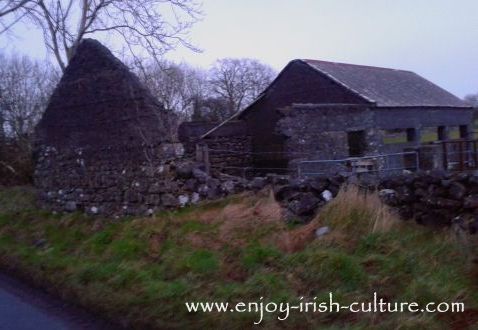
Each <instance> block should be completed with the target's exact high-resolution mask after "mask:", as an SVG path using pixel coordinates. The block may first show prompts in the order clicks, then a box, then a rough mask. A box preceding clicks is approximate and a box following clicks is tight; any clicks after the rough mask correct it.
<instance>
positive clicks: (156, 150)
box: [34, 39, 182, 213]
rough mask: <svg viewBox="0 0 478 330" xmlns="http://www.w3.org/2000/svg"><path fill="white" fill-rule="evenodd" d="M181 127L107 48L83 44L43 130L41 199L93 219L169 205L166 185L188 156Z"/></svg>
mask: <svg viewBox="0 0 478 330" xmlns="http://www.w3.org/2000/svg"><path fill="white" fill-rule="evenodd" d="M174 121H175V118H174V117H172V116H171V115H169V114H167V113H165V112H164V111H163V108H162V106H161V105H160V104H158V103H157V101H156V100H155V99H154V98H153V96H152V95H151V94H150V92H149V91H148V90H147V89H146V88H145V87H144V86H143V85H142V84H141V83H140V81H139V79H138V77H136V76H135V75H134V74H133V73H131V72H130V71H129V69H128V68H127V67H126V66H125V65H124V64H123V63H122V62H121V61H119V60H118V59H117V58H115V57H114V56H113V54H112V53H111V52H110V51H109V50H108V49H107V48H105V47H104V46H103V45H101V44H100V43H99V42H98V41H96V40H91V39H86V40H84V41H82V42H81V44H80V45H79V46H78V50H77V52H76V54H75V55H74V57H73V58H72V59H71V61H70V63H69V65H68V67H67V68H66V71H65V72H64V74H63V77H62V78H61V81H60V82H59V84H58V86H57V87H56V89H55V91H54V93H53V95H52V97H51V99H50V102H49V105H48V107H47V109H46V111H45V113H44V115H43V118H42V119H41V121H40V123H39V124H38V126H37V128H36V138H37V141H36V151H35V157H36V170H35V176H34V178H35V185H36V186H37V187H38V188H39V191H40V193H41V196H40V200H41V201H42V202H43V203H44V204H45V205H47V206H48V207H50V208H53V209H56V210H68V211H74V210H77V209H78V210H87V211H89V212H91V213H119V212H120V211H121V212H122V213H138V212H139V211H141V212H142V211H144V210H143V209H144V208H146V207H147V206H148V207H150V208H154V207H156V206H158V205H160V204H161V203H162V204H167V202H168V201H164V199H168V197H170V196H162V195H160V192H162V190H164V186H165V185H166V184H165V183H164V182H163V181H162V180H163V179H164V180H166V179H167V172H168V161H170V160H173V159H175V158H176V157H178V156H180V154H181V152H182V151H181V150H182V147H181V145H180V144H178V143H176V132H175V125H173V122H174ZM161 198H162V199H163V201H162V199H161ZM169 200H171V198H169ZM173 202H174V201H173ZM169 204H171V202H170V201H169Z"/></svg>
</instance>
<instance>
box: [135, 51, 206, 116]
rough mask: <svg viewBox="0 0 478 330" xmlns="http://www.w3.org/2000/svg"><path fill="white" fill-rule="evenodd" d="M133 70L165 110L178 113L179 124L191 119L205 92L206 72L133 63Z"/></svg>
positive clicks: (159, 63) (170, 64) (163, 63)
mask: <svg viewBox="0 0 478 330" xmlns="http://www.w3.org/2000/svg"><path fill="white" fill-rule="evenodd" d="M133 69H134V71H135V72H136V73H137V74H138V76H139V77H140V79H141V80H142V82H143V83H144V84H145V85H146V86H148V88H149V90H150V91H151V93H152V94H153V96H155V97H156V98H157V100H158V101H159V102H160V103H161V104H162V105H163V107H164V109H165V110H166V111H169V112H174V113H175V114H177V115H178V116H179V120H181V121H183V120H187V119H189V118H190V117H191V116H192V113H193V108H194V104H195V101H196V100H197V99H198V98H200V99H201V98H204V97H205V95H206V93H207V91H206V89H207V77H206V72H204V71H203V70H201V69H196V68H193V67H191V66H189V65H187V64H185V63H183V64H176V63H173V62H169V61H164V60H163V61H149V63H148V64H146V65H144V64H141V63H140V64H139V65H138V63H136V65H134V66H133Z"/></svg>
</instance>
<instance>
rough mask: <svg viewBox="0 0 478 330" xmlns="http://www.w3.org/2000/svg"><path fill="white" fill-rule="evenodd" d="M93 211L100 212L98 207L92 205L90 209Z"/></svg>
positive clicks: (94, 212)
mask: <svg viewBox="0 0 478 330" xmlns="http://www.w3.org/2000/svg"><path fill="white" fill-rule="evenodd" d="M90 211H91V213H93V214H98V208H97V207H96V206H92V207H91V209H90Z"/></svg>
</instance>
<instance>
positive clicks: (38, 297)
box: [0, 273, 118, 330]
mask: <svg viewBox="0 0 478 330" xmlns="http://www.w3.org/2000/svg"><path fill="white" fill-rule="evenodd" d="M4 329H5V330H43V329H45V330H66V329H68V330H70V329H73V330H77V329H78V330H79V329H93V330H94V329H108V330H109V329H118V327H115V326H113V325H112V324H110V323H108V322H106V321H104V320H100V319H98V317H95V316H93V315H92V314H90V313H87V312H86V311H84V310H82V309H80V308H77V307H74V306H71V305H68V304H66V303H65V302H63V301H61V300H59V299H56V298H54V297H52V296H50V295H48V294H46V293H44V292H42V291H40V290H37V289H34V288H32V287H30V286H28V285H25V284H24V283H22V282H20V281H18V280H16V279H14V278H12V277H10V276H8V275H5V274H2V273H0V330H4Z"/></svg>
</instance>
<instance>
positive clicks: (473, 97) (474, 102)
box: [465, 93, 478, 108]
mask: <svg viewBox="0 0 478 330" xmlns="http://www.w3.org/2000/svg"><path fill="white" fill-rule="evenodd" d="M465 102H466V103H467V104H469V105H470V106H472V107H474V108H478V93H476V94H469V95H467V96H465Z"/></svg>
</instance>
